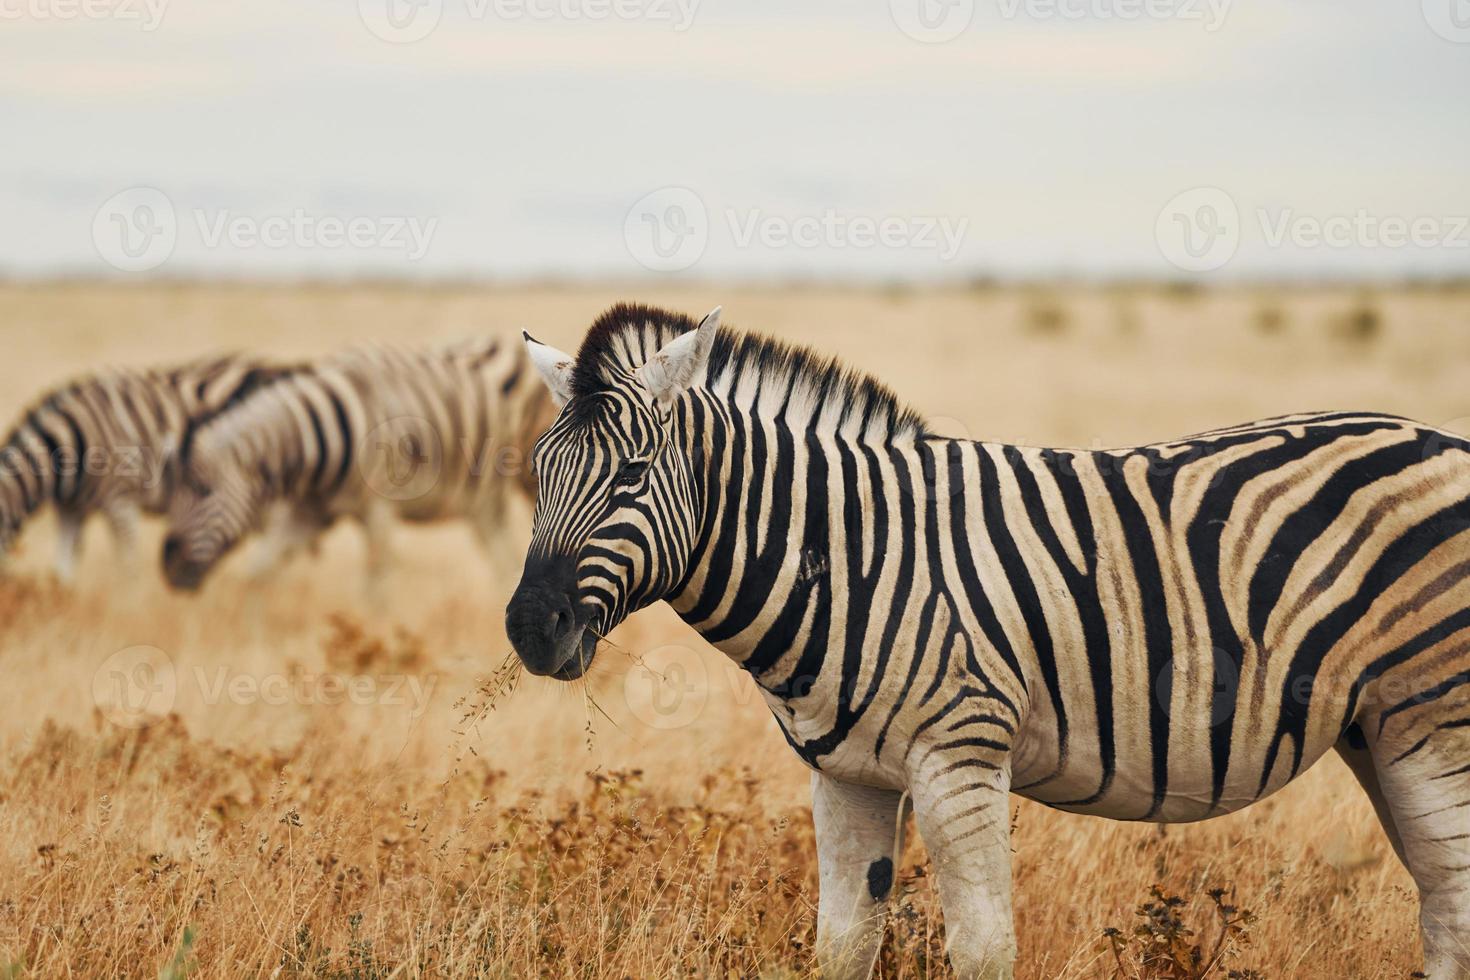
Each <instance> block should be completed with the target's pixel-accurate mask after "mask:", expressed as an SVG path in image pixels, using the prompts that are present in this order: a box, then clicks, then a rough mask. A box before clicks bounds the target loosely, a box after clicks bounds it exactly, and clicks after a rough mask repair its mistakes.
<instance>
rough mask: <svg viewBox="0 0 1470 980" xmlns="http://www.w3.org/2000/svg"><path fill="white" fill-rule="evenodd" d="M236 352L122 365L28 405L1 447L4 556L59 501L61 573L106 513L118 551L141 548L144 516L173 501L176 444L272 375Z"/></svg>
mask: <svg viewBox="0 0 1470 980" xmlns="http://www.w3.org/2000/svg"><path fill="white" fill-rule="evenodd" d="M274 370H275V369H273V368H269V367H266V366H264V365H262V364H261V363H260V362H258V361H256V360H254V359H252V358H248V357H243V356H238V355H216V356H211V357H205V358H200V359H198V360H194V361H190V362H188V363H185V364H182V365H179V366H176V367H173V368H165V369H121V370H115V371H109V372H106V373H100V374H96V375H92V376H90V377H86V378H80V379H77V380H75V381H72V382H69V383H67V384H64V385H62V386H60V387H58V388H56V389H54V390H52V391H49V392H47V393H46V394H45V395H43V396H42V397H41V398H40V399H39V400H38V401H37V402H36V403H35V404H33V405H32V406H31V407H30V408H28V409H27V410H25V411H24V412H23V413H22V414H21V417H20V419H19V420H18V421H17V422H16V424H15V426H14V428H12V429H11V431H10V434H9V435H8V436H7V437H6V439H5V442H4V443H3V448H0V557H3V556H4V554H5V553H6V552H7V551H8V550H9V548H10V545H11V544H12V543H13V542H14V540H15V538H16V537H17V536H18V535H19V533H20V530H21V527H22V525H23V524H24V523H25V521H26V520H27V519H28V518H29V517H30V516H31V515H32V514H34V513H35V512H36V511H37V510H38V509H39V508H40V507H42V506H43V505H45V504H48V503H49V504H54V505H55V507H56V510H57V515H58V518H59V527H60V534H59V538H58V545H57V553H56V565H55V567H56V573H57V576H58V577H59V578H61V579H62V580H63V581H70V580H71V579H72V577H73V574H74V572H75V569H76V562H77V557H78V555H79V552H80V548H81V530H82V525H83V524H84V523H85V522H86V519H87V518H88V517H89V516H90V515H92V514H102V515H103V516H105V517H106V518H107V521H108V524H109V525H110V526H111V528H112V532H113V535H114V537H115V539H116V541H117V545H118V550H119V552H121V553H123V554H124V555H125V556H130V555H131V554H132V553H133V552H135V550H136V546H137V529H138V518H139V515H140V513H142V512H144V511H146V512H148V513H153V514H159V513H162V512H163V511H164V510H165V509H166V508H167V506H168V495H169V486H168V480H167V478H166V472H167V466H166V456H167V452H168V447H169V446H170V445H171V444H173V443H175V442H177V440H178V438H179V436H180V435H181V434H182V433H183V431H184V428H185V427H186V426H187V424H188V423H189V421H190V419H193V418H196V417H198V416H199V415H201V414H204V413H207V412H213V411H217V410H219V408H220V407H222V406H224V405H227V404H229V403H230V402H231V401H232V400H234V399H237V398H240V397H243V395H244V394H245V393H246V392H248V391H249V390H251V389H252V388H254V387H255V386H257V385H259V384H262V383H264V381H266V380H267V379H268V378H269V377H270V376H272V375H273V373H274Z"/></svg>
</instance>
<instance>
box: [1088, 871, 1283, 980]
mask: <svg viewBox="0 0 1470 980" xmlns="http://www.w3.org/2000/svg"><path fill="white" fill-rule="evenodd" d="M1227 891H1232V895H1231V898H1230V900H1229V901H1227V900H1226V892H1227ZM1149 893H1150V895H1151V896H1152V897H1151V898H1150V899H1149V900H1148V901H1146V902H1144V903H1142V904H1141V905H1139V906H1138V908H1137V910H1136V914H1137V916H1138V917H1139V918H1140V919H1141V920H1142V921H1141V922H1138V923H1137V924H1135V925H1134V926H1133V928H1132V929H1131V930H1124V929H1119V928H1117V927H1109V928H1108V929H1106V930H1104V931H1103V942H1104V945H1105V946H1106V948H1107V950H1108V952H1110V953H1111V954H1112V958H1113V964H1114V965H1115V967H1116V969H1117V972H1116V973H1115V974H1114V975H1115V976H1116V977H1118V978H1124V980H1207V978H1209V977H1215V976H1225V977H1228V978H1229V980H1263V978H1262V976H1261V974H1259V973H1257V972H1256V971H1255V970H1250V969H1245V970H1235V969H1231V968H1230V967H1229V965H1228V961H1229V960H1230V959H1231V958H1232V957H1233V956H1235V955H1237V954H1238V952H1239V951H1240V949H1241V947H1243V946H1248V945H1249V944H1250V927H1251V926H1252V925H1253V924H1254V923H1255V921H1256V916H1255V914H1254V913H1253V912H1251V911H1250V910H1248V909H1242V908H1239V907H1237V906H1236V905H1235V904H1234V895H1233V890H1228V889H1226V888H1222V887H1215V888H1211V889H1209V890H1208V891H1207V892H1206V893H1205V894H1206V896H1207V897H1208V898H1209V899H1210V902H1211V903H1212V905H1211V908H1210V913H1212V914H1211V918H1212V920H1213V921H1211V922H1209V923H1206V924H1203V925H1200V926H1199V928H1198V929H1195V928H1191V927H1190V925H1189V922H1188V921H1187V920H1186V915H1187V914H1188V913H1189V912H1191V911H1194V910H1193V909H1192V908H1191V903H1190V902H1189V901H1188V900H1186V899H1184V898H1181V897H1179V896H1178V895H1172V894H1169V893H1168V892H1166V891H1165V890H1164V889H1163V888H1162V887H1160V886H1159V885H1157V884H1156V885H1154V886H1153V887H1152V888H1150V889H1149ZM1196 917H1197V916H1196Z"/></svg>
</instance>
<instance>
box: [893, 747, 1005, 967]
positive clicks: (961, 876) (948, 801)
mask: <svg viewBox="0 0 1470 980" xmlns="http://www.w3.org/2000/svg"><path fill="white" fill-rule="evenodd" d="M991 756H995V757H994V758H991ZM1010 787H1011V773H1010V764H1009V761H1008V760H1007V759H1006V758H1005V756H1004V755H1003V754H1001V753H990V752H977V751H976V750H975V749H973V748H969V749H965V750H954V749H951V750H949V751H944V752H938V751H936V752H933V753H932V754H930V755H929V756H927V757H926V761H925V763H924V764H923V766H922V767H921V768H920V769H919V770H918V771H917V772H916V773H915V774H914V777H913V782H912V784H911V792H912V793H913V798H914V815H915V817H916V818H917V819H918V823H919V834H920V836H922V837H923V838H924V846H925V847H926V848H927V849H928V851H929V858H930V860H931V861H932V863H933V865H934V874H935V877H936V878H937V879H938V884H939V900H940V903H941V904H942V905H943V906H944V931H945V935H946V937H947V939H946V946H947V948H948V952H949V961H950V964H951V965H952V966H953V967H954V969H955V972H956V973H957V974H959V975H960V976H961V977H966V978H982V980H1010V978H1011V977H1012V976H1014V973H1015V962H1016V931H1015V923H1014V921H1013V919H1012V915H1011V820H1010V807H1009V795H1008V794H1009V792H1010Z"/></svg>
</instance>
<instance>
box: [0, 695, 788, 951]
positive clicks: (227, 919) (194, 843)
mask: <svg viewBox="0 0 1470 980" xmlns="http://www.w3.org/2000/svg"><path fill="white" fill-rule="evenodd" d="M309 741H310V740H309ZM309 741H308V745H309ZM324 763H325V760H324V759H323V758H322V757H321V756H320V755H319V754H318V753H317V752H314V751H313V750H312V749H311V748H309V747H303V748H302V749H301V750H299V751H297V752H294V753H290V754H287V755H284V756H282V755H266V754H253V753H241V752H238V751H231V750H226V749H221V748H218V747H215V746H211V745H210V744H209V743H207V742H203V741H200V740H197V739H194V738H191V737H190V735H189V733H188V732H187V731H186V730H185V728H184V726H183V725H182V723H180V722H179V720H178V719H177V718H175V717H170V718H167V719H164V720H162V721H160V722H159V723H158V724H155V725H153V726H150V727H147V728H142V729H139V730H137V731H123V730H120V729H116V728H112V727H110V726H109V727H101V728H100V729H99V731H98V732H96V733H93V734H87V733H82V732H78V731H75V730H72V729H68V728H64V727H61V726H57V725H55V724H50V723H48V724H46V725H45V726H44V727H43V728H42V730H41V731H40V732H39V734H38V735H37V737H36V738H35V739H34V740H33V742H32V744H30V745H29V746H27V747H26V748H25V750H24V751H22V752H20V753H19V754H17V755H16V756H14V757H13V758H11V759H9V760H7V762H6V763H5V764H4V766H3V769H0V779H3V785H4V786H5V787H7V796H8V797H12V798H13V796H21V795H23V796H24V797H25V798H26V799H27V800H36V801H40V800H46V801H50V803H51V806H50V807H47V808H46V811H47V812H46V814H45V815H44V816H43V815H42V813H41V811H39V810H30V811H29V812H28V813H27V816H26V818H25V819H26V821H27V823H28V824H29V825H30V826H29V827H28V828H27V829H28V830H29V831H31V832H30V833H27V834H25V835H24V836H25V837H32V836H33V835H34V832H35V831H37V830H39V829H40V828H41V827H44V828H45V830H44V832H43V836H42V837H41V838H40V839H41V840H42V842H41V843H40V844H39V845H37V846H34V847H33V848H32V850H31V852H30V855H31V856H30V859H29V860H24V859H23V858H22V857H21V855H17V854H15V853H11V854H9V855H8V856H7V858H8V860H7V862H6V863H7V864H12V865H16V864H18V866H15V867H13V870H14V872H15V873H14V874H8V875H7V876H6V877H7V881H8V885H9V888H8V894H7V895H6V896H5V899H6V900H5V901H4V902H3V903H0V954H3V956H4V960H5V961H7V962H8V963H9V964H11V966H12V967H14V968H16V969H18V970H19V971H21V972H23V973H25V974H35V975H38V976H39V975H51V974H56V973H62V972H66V971H67V970H71V971H74V972H76V973H79V974H81V975H99V974H101V973H104V972H109V971H110V970H111V969H112V968H113V966H114V965H115V964H122V963H130V964H138V965H139V966H140V967H141V969H140V971H139V972H144V973H152V972H160V971H161V972H162V973H164V974H166V975H167V974H171V975H182V974H183V972H184V971H186V970H187V969H188V968H189V964H193V965H194V968H195V969H196V971H198V972H201V973H207V974H209V975H222V974H230V973H236V974H238V973H244V974H247V975H263V974H275V975H283V976H298V975H299V976H333V977H376V976H388V975H390V974H394V973H395V972H399V973H400V975H401V971H402V970H404V969H407V971H408V973H409V975H431V976H447V975H453V976H466V975H469V976H506V977H520V976H535V975H549V974H553V973H561V972H563V971H565V970H566V969H567V967H568V965H569V964H574V963H575V964H585V965H586V969H585V972H586V973H587V974H589V975H599V976H600V975H627V976H667V975H674V974H678V973H689V972H693V973H695V974H698V975H718V976H749V975H754V974H757V973H760V972H762V971H766V970H771V969H773V968H775V967H777V966H780V965H786V964H792V963H801V962H802V961H803V960H804V959H806V958H807V957H808V956H809V955H810V952H809V951H810V948H811V944H812V935H813V929H814V921H813V916H812V914H811V908H812V904H813V902H814V900H815V895H814V886H815V881H814V875H813V873H812V872H813V867H812V862H811V861H810V854H811V852H812V850H813V845H812V840H811V834H812V831H811V824H810V817H809V814H808V813H807V812H805V811H797V812H793V813H791V814H787V815H783V816H781V817H778V818H775V819H772V818H770V817H768V816H767V814H766V813H765V811H764V809H763V808H762V806H761V805H760V803H759V793H760V783H759V781H758V780H757V779H756V778H754V777H753V776H751V775H750V774H749V773H735V772H720V773H713V774H710V775H708V776H706V777H705V779H704V780H703V782H702V784H701V786H700V788H699V793H698V795H697V799H696V801H695V802H694V803H692V804H687V805H671V804H669V803H668V802H667V801H666V800H665V799H663V798H662V797H661V795H660V794H658V793H656V792H650V791H648V790H646V789H645V788H644V787H643V785H642V773H640V772H637V771H630V772H604V773H598V772H594V773H591V774H589V776H588V779H587V780H586V782H585V784H584V787H583V789H582V791H581V792H580V793H577V794H573V795H570V796H568V797H567V798H564V799H555V800H553V799H550V798H547V797H544V796H543V795H541V794H540V793H538V792H534V791H533V792H527V793H522V794H519V795H518V796H517V797H516V798H514V799H508V800H501V799H499V796H500V794H499V791H498V789H497V784H498V782H499V780H500V778H501V774H500V773H498V772H497V771H495V770H492V769H490V768H488V767H485V766H476V767H472V768H469V769H462V770H460V771H459V772H457V773H456V774H455V775H454V776H452V777H451V778H450V779H449V780H447V781H446V782H445V783H444V784H443V785H441V786H440V787H438V788H437V790H436V791H434V792H431V793H427V794H425V793H423V792H422V787H418V788H415V786H414V785H413V780H412V776H411V774H404V773H382V772H370V771H356V770H354V769H353V768H351V767H350V766H347V767H344V766H342V765H340V764H339V765H337V766H331V765H327V764H324ZM161 794H167V797H168V799H169V804H168V806H167V807H163V808H159V807H156V805H155V801H156V800H157V798H158V797H159V796H160V795H161ZM12 819H16V818H15V817H14V816H13V817H12ZM36 825H40V826H39V827H38V826H36ZM12 829H13V828H12ZM9 836H10V838H11V841H12V846H13V845H14V843H15V842H16V840H17V837H16V835H14V834H13V833H12V834H10V835H9ZM17 859H20V860H19V861H17Z"/></svg>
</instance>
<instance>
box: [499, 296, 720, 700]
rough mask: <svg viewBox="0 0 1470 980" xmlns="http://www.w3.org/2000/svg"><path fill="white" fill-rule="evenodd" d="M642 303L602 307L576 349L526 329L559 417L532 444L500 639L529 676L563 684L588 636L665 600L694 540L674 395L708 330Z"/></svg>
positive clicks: (680, 394) (696, 367)
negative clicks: (528, 519)
mask: <svg viewBox="0 0 1470 980" xmlns="http://www.w3.org/2000/svg"><path fill="white" fill-rule="evenodd" d="M719 322H720V311H719V308H718V307H716V308H715V310H714V311H713V312H711V313H710V314H709V315H708V316H706V317H705V318H704V319H703V320H702V321H701V322H700V323H699V324H698V326H696V325H695V323H694V321H693V320H691V319H689V318H688V317H683V316H675V315H672V314H668V313H664V312H662V311H657V310H651V309H648V308H645V307H630V306H617V307H614V308H613V309H612V310H611V311H609V312H608V313H607V314H605V315H604V316H603V317H602V318H601V319H600V320H599V321H598V323H597V324H596V325H594V327H593V329H592V331H591V332H590V333H589V334H588V337H587V340H586V341H585V342H584V343H583V345H582V348H581V350H580V352H579V353H578V355H577V357H575V358H574V357H572V356H571V355H569V354H564V353H562V352H561V351H558V350H557V349H555V348H553V347H549V346H547V345H545V344H542V343H539V342H537V341H536V340H534V339H533V338H532V337H531V336H530V334H526V335H525V340H526V347H527V349H528V350H529V352H530V355H531V360H532V362H533V363H534V364H535V365H536V368H537V370H538V371H539V372H540V374H541V376H542V378H543V379H544V380H545V382H546V384H547V387H549V388H550V389H551V394H552V397H553V399H554V400H555V401H556V403H557V404H558V405H559V406H561V412H560V414H558V416H557V418H556V421H555V422H553V423H552V425H551V427H550V428H549V429H547V430H546V432H545V433H544V434H543V435H542V436H541V438H540V439H539V440H538V441H537V443H536V447H535V449H534V452H533V455H532V463H533V466H534V467H535V471H536V483H537V494H536V509H535V515H534V518H533V522H532V530H531V546H530V550H529V551H528V553H527V555H526V564H525V571H524V573H523V575H522V577H521V582H520V585H519V586H518V587H517V588H516V591H515V594H514V596H513V597H512V598H511V601H510V605H509V607H508V608H507V609H506V616H505V619H506V634H507V636H509V638H510V641H511V644H512V645H513V646H514V647H515V650H516V653H517V654H518V655H519V656H520V658H521V661H522V663H524V664H525V666H526V669H527V670H529V671H530V672H531V673H533V674H538V675H543V676H547V675H549V676H552V677H556V678H558V679H560V680H574V679H576V678H578V677H580V676H582V674H583V673H584V672H586V670H587V668H588V666H589V665H590V664H591V662H592V658H593V655H594V654H595V653H596V649H597V642H598V640H599V639H600V638H601V637H603V636H605V635H606V634H607V633H608V631H609V630H611V629H613V627H615V626H617V625H618V624H619V623H621V622H622V621H623V620H624V619H626V618H627V617H628V616H629V615H630V614H631V613H633V612H635V611H636V610H638V609H641V608H643V607H644V606H647V605H650V604H651V603H653V602H656V601H658V600H659V599H662V598H663V597H664V596H666V595H668V594H669V593H670V592H671V591H672V590H673V589H674V588H675V587H676V586H677V585H678V584H679V583H680V581H681V580H682V578H683V577H684V574H685V571H686V569H687V567H688V565H689V561H690V555H691V552H692V551H693V548H694V541H695V535H696V530H697V528H698V526H699V521H698V514H697V498H696V491H695V488H696V482H695V473H694V467H695V460H694V459H693V457H692V454H691V452H690V449H689V445H690V440H689V439H688V438H685V437H684V436H685V435H687V432H688V428H689V418H688V413H687V411H686V410H685V409H687V401H688V400H687V398H685V397H684V395H685V392H686V391H688V390H689V389H690V388H691V387H694V386H695V384H696V383H697V382H698V381H700V380H702V379H703V377H704V375H705V367H706V364H707V363H708V361H709V357H710V351H711V350H712V348H713V346H714V341H715V335H716V333H717V331H718V330H719Z"/></svg>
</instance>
